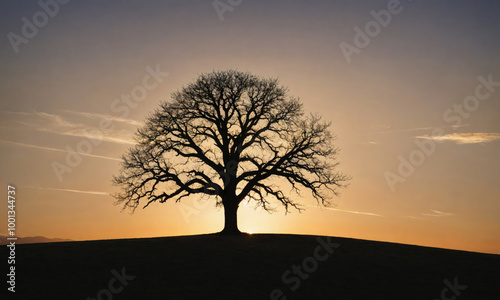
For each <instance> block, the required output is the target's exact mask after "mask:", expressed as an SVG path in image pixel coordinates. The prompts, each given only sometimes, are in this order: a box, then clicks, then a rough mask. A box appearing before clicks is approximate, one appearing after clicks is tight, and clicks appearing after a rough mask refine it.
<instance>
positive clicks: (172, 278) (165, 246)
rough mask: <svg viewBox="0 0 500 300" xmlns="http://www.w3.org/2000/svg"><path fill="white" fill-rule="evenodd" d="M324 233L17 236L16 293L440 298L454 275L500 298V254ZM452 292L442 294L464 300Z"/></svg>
mask: <svg viewBox="0 0 500 300" xmlns="http://www.w3.org/2000/svg"><path fill="white" fill-rule="evenodd" d="M320 239H321V241H319V240H318V237H316V236H303V235H281V234H256V235H244V236H221V235H215V234H213V235H210V234H209V235H198V236H181V237H165V238H148V239H126V240H102V241H86V242H61V243H45V244H24V245H17V246H16V282H17V284H16V299H87V297H90V298H89V299H92V298H96V299H99V298H98V297H97V296H98V295H99V296H101V299H108V298H109V296H111V297H112V299H115V300H116V299H272V298H271V293H272V292H273V293H275V294H276V295H278V294H280V293H282V294H283V295H282V296H281V297H276V299H284V298H282V297H283V296H286V299H429V300H431V299H441V294H442V292H443V290H444V289H446V288H448V287H447V284H446V283H445V282H444V281H445V280H448V281H449V284H450V285H454V284H458V285H460V286H462V287H459V289H458V293H460V294H459V296H458V297H456V299H458V300H465V299H500V255H492V254H481V253H474V252H465V251H455V250H446V249H438V248H428V247H419V246H411V245H403V244H394V243H386V242H375V241H366V240H357V239H348V238H337V237H331V238H327V237H320ZM328 239H330V240H328ZM329 243H337V244H338V247H335V246H330V247H328V246H326V248H328V249H326V248H325V246H324V245H328V244H329ZM1 248H2V252H1V253H2V257H3V258H2V259H4V258H6V257H7V256H8V255H7V251H6V250H7V249H6V247H5V246H2V247H1ZM328 251H333V252H332V253H328ZM293 265H296V266H300V268H301V269H300V273H298V271H297V268H295V273H294V269H293V267H292V266H293ZM4 270H6V269H4ZM113 270H114V271H113ZM122 272H123V273H124V274H121V273H122ZM283 274H285V276H284V279H285V281H283V280H282V276H283ZM118 277H123V278H119V279H116V278H118ZM301 277H302V278H301ZM4 278H5V277H4ZM132 278H133V279H132ZM455 278H456V280H457V282H456V283H455V282H454V280H455ZM463 286H467V287H466V288H464V287H463ZM292 289H295V290H292ZM5 290H6V287H5V280H4V289H3V291H2V294H4V291H5ZM444 292H445V294H444V296H445V298H442V299H446V297H448V299H455V298H453V296H454V294H453V292H452V291H451V290H445V291H444ZM2 299H4V298H3V297H2ZM109 299H111V298H109Z"/></svg>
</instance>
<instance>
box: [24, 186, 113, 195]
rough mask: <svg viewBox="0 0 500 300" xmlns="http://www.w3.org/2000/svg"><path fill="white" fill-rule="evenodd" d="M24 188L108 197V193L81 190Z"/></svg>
mask: <svg viewBox="0 0 500 300" xmlns="http://www.w3.org/2000/svg"><path fill="white" fill-rule="evenodd" d="M25 188H28V189H37V190H50V191H59V192H70V193H80V194H91V195H102V196H109V193H106V192H96V191H81V190H73V189H56V188H48V187H39V186H25Z"/></svg>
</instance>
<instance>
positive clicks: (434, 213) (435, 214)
mask: <svg viewBox="0 0 500 300" xmlns="http://www.w3.org/2000/svg"><path fill="white" fill-rule="evenodd" d="M430 211H431V212H432V214H429V213H426V214H424V213H422V214H421V215H422V216H427V217H449V216H453V215H455V214H454V213H448V212H442V211H439V210H432V209H431V210H430Z"/></svg>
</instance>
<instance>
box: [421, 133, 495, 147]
mask: <svg viewBox="0 0 500 300" xmlns="http://www.w3.org/2000/svg"><path fill="white" fill-rule="evenodd" d="M416 138H417V139H426V140H433V141H452V142H455V143H456V144H479V143H489V142H494V141H500V133H488V132H470V133H451V134H445V135H439V136H429V135H421V136H417V137H416Z"/></svg>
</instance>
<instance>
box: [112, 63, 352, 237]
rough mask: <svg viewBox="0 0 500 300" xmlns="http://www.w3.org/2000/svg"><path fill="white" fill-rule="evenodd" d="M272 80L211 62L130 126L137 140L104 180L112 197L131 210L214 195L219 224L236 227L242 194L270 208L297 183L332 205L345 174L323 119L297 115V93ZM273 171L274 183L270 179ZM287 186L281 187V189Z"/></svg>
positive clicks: (287, 203)
mask: <svg viewBox="0 0 500 300" xmlns="http://www.w3.org/2000/svg"><path fill="white" fill-rule="evenodd" d="M286 94H287V88H286V87H284V86H280V85H279V83H278V80H277V79H262V78H258V77H256V76H254V75H252V74H249V73H243V72H238V71H233V70H229V71H214V72H212V73H208V74H202V75H200V76H199V78H198V79H197V80H196V81H195V82H193V83H191V84H189V85H187V86H186V87H183V88H182V89H181V90H180V91H177V92H174V93H173V94H172V101H170V102H162V103H161V104H160V108H159V109H157V110H155V111H154V112H153V113H152V114H151V115H150V116H149V117H148V118H147V121H146V124H145V126H144V127H142V128H140V129H139V130H138V132H137V134H136V141H137V144H136V145H135V146H134V147H133V148H131V149H129V150H128V152H127V153H126V154H125V155H123V156H122V160H123V161H122V169H121V171H120V174H119V175H118V176H115V177H114V179H113V181H114V183H115V184H116V185H118V186H120V187H121V191H120V192H119V193H117V194H115V195H114V196H115V198H116V199H117V204H123V209H125V208H131V209H132V211H134V210H135V209H136V208H137V207H138V206H139V203H140V202H141V200H143V199H144V201H146V203H145V205H144V207H143V208H146V207H147V206H148V205H149V204H151V203H153V202H160V203H163V202H165V201H167V200H169V199H175V200H176V202H179V201H181V199H183V198H184V197H187V196H189V195H193V194H200V195H208V197H213V198H215V203H216V206H222V207H223V208H224V218H225V224H224V229H223V230H222V233H228V234H233V233H240V231H239V230H238V225H237V210H238V206H239V204H240V203H241V202H242V201H243V200H244V199H247V200H248V201H255V203H256V206H257V207H258V206H260V207H262V208H263V209H265V210H266V211H271V210H273V208H272V207H271V206H270V202H269V200H271V199H274V200H277V201H278V202H279V203H281V204H282V205H283V206H284V207H285V212H288V211H289V208H291V207H293V208H295V209H297V210H299V211H301V210H302V209H303V207H301V205H299V204H298V203H296V202H294V201H293V200H292V199H291V195H290V194H291V192H292V191H294V192H296V194H297V195H299V191H300V190H302V189H306V190H309V191H311V193H312V196H313V197H314V198H315V199H316V200H317V202H318V203H319V204H321V205H324V206H331V205H332V203H331V196H333V195H338V188H340V187H344V186H346V182H347V180H348V179H349V178H348V176H345V175H343V174H341V173H339V172H337V171H336V167H337V165H338V162H336V154H337V152H338V149H337V148H336V147H334V146H333V144H332V142H333V140H334V137H333V135H332V134H331V133H330V131H329V130H328V127H329V126H330V124H329V123H325V122H323V121H321V118H320V117H319V116H317V115H309V116H304V112H303V108H302V104H301V103H300V101H299V99H297V98H293V97H287V95H286ZM280 178H281V179H282V180H281V184H274V183H272V182H271V181H273V180H279V179H280ZM284 185H289V187H290V189H291V190H290V193H284V192H282V190H281V189H280V187H283V186H284Z"/></svg>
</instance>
